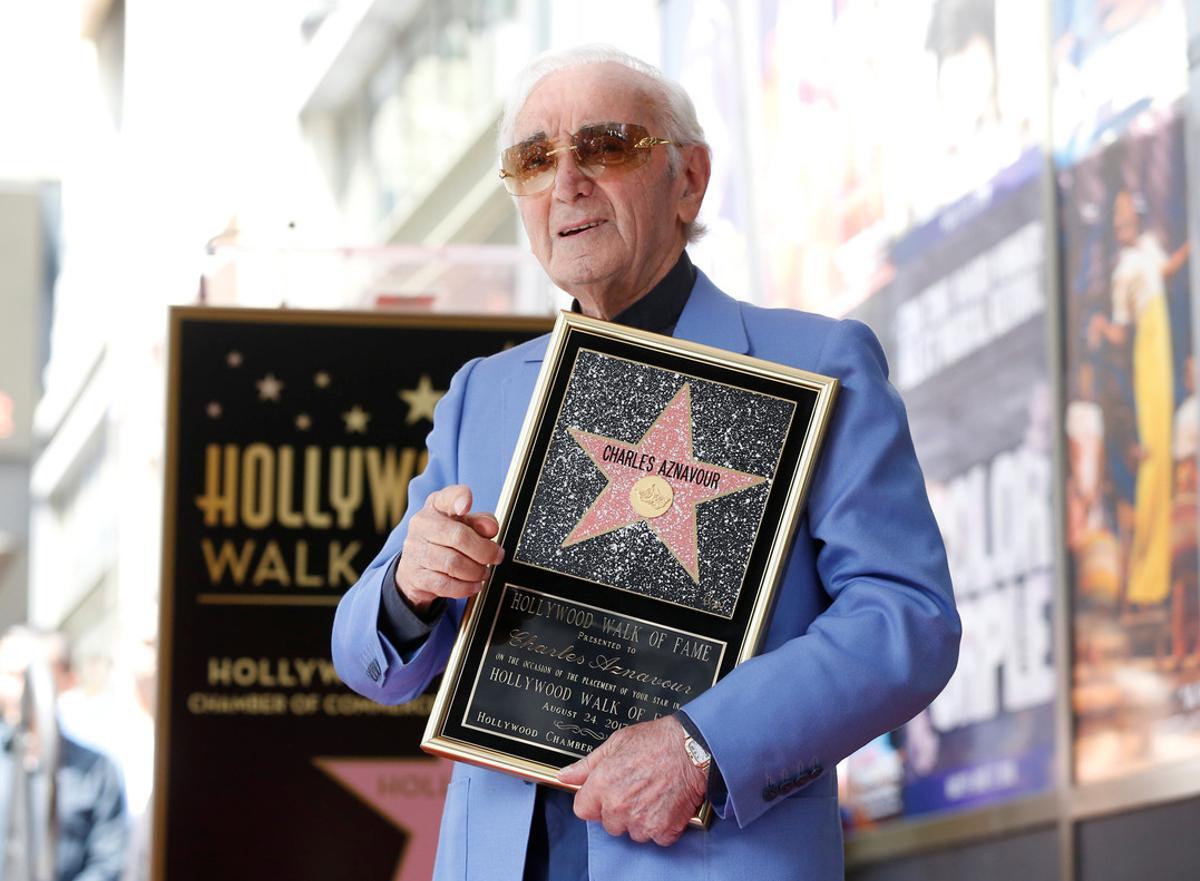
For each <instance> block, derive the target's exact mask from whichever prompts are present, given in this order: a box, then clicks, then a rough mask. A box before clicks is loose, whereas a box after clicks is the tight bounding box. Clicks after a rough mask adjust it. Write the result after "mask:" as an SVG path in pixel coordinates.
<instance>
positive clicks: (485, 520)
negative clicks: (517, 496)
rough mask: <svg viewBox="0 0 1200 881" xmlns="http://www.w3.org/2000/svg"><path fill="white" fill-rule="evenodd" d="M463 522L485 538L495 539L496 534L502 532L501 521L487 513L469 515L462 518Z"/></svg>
mask: <svg viewBox="0 0 1200 881" xmlns="http://www.w3.org/2000/svg"><path fill="white" fill-rule="evenodd" d="M462 522H463V523H465V524H467V525H468V526H470V527H471V528H472V529H474V530H475V531H476V532H477V533H479V534H480V535H482V536H483V537H484V538H495V537H496V533H498V532H499V531H500V523H499V521H497V520H496V518H495V517H494V516H493V515H491V514H488V513H486V512H481V513H478V514H467V515H465V516H464V517H463V518H462Z"/></svg>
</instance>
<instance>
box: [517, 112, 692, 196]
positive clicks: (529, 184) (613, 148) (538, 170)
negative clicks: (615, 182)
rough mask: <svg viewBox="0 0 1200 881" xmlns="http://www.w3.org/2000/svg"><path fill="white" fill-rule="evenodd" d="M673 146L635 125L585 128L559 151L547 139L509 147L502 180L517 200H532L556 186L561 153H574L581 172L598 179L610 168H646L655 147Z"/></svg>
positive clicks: (609, 123) (537, 139)
mask: <svg viewBox="0 0 1200 881" xmlns="http://www.w3.org/2000/svg"><path fill="white" fill-rule="evenodd" d="M669 143H671V142H670V141H668V140H667V139H666V138H654V137H651V136H650V133H649V132H648V131H646V129H645V127H644V126H640V125H636V124H635V123H631V122H602V123H599V124H598V125H585V126H584V127H583V128H581V129H580V130H579V131H577V132H575V134H573V135H571V143H569V144H564V145H562V146H559V147H556V146H554V144H553V142H552V141H550V139H549V138H547V137H545V136H544V135H540V136H537V137H533V138H530V139H529V140H527V141H522V142H521V143H519V144H514V145H513V146H511V147H509V148H508V149H507V150H505V151H504V152H502V153H501V154H500V179H501V180H502V181H504V188H505V189H506V190H508V191H509V192H510V193H512V194H513V195H514V196H529V195H532V194H533V193H540V192H542V191H543V190H548V189H549V188H550V187H551V186H553V184H554V173H555V170H556V169H557V168H558V154H560V153H565V152H567V151H568V150H570V151H571V152H573V153H574V154H575V164H576V165H578V166H579V170H580V171H582V172H583V173H584V174H585V175H587V176H588V177H590V178H595V177H599V176H600V174H601V173H603V171H604V169H606V168H622V169H624V170H626V171H629V170H632V169H634V168H638V167H640V166H642V165H645V164H646V161H647V160H648V159H649V158H650V148H651V147H657V146H658V145H660V144H669Z"/></svg>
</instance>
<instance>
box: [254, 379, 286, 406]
mask: <svg viewBox="0 0 1200 881" xmlns="http://www.w3.org/2000/svg"><path fill="white" fill-rule="evenodd" d="M255 385H256V386H258V399H259V400H260V401H278V400H279V393H280V392H281V391H283V383H282V382H281V381H280V380H278V379H276V378H275V374H273V373H268V374H267V375H266V376H264V377H263V378H262V379H260V380H259V381H258V382H256V383H255Z"/></svg>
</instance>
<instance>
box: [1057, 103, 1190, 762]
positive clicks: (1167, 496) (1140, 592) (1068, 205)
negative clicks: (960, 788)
mask: <svg viewBox="0 0 1200 881" xmlns="http://www.w3.org/2000/svg"><path fill="white" fill-rule="evenodd" d="M1183 128H1184V126H1183V120H1182V118H1181V114H1180V113H1179V112H1178V110H1177V109H1159V108H1153V107H1151V108H1149V109H1147V110H1144V111H1143V112H1141V113H1140V114H1138V115H1137V116H1135V117H1133V118H1131V119H1130V120H1129V123H1128V126H1127V129H1126V132H1125V134H1124V135H1122V136H1121V137H1120V138H1119V139H1118V140H1116V141H1114V142H1112V143H1110V144H1108V145H1107V146H1104V147H1102V148H1101V149H1099V150H1097V151H1095V152H1093V153H1092V154H1090V155H1089V156H1087V157H1085V158H1083V159H1081V160H1080V161H1078V162H1077V163H1076V164H1075V165H1074V166H1072V167H1070V168H1067V169H1063V170H1061V171H1060V172H1059V173H1058V184H1059V190H1060V198H1061V212H1060V213H1061V217H1062V222H1063V229H1062V237H1063V254H1062V258H1063V283H1064V324H1063V329H1064V335H1065V366H1066V370H1067V376H1066V394H1067V402H1066V405H1065V409H1064V413H1063V414H1062V418H1063V426H1064V431H1065V432H1066V438H1067V447H1068V465H1067V474H1066V503H1067V546H1068V550H1069V553H1070V561H1071V578H1070V582H1071V590H1072V595H1073V596H1072V598H1073V608H1074V620H1073V629H1074V662H1075V670H1074V677H1073V680H1074V690H1073V694H1072V707H1073V710H1074V716H1075V774H1076V777H1077V779H1078V780H1080V781H1081V782H1087V781H1092V780H1098V779H1101V778H1106V777H1112V776H1117V775H1120V774H1124V773H1128V772H1130V771H1134V770H1139V769H1142V768H1146V767H1150V766H1154V765H1158V764H1161V763H1163V762H1167V761H1171V760H1174V759H1179V758H1184V757H1194V756H1198V755H1200V724H1198V723H1200V596H1198V593H1197V590H1198V586H1197V572H1198V570H1197V553H1196V550H1197V524H1198V520H1197V479H1196V470H1197V469H1196V456H1197V448H1198V446H1200V421H1198V417H1197V403H1196V394H1195V392H1196V384H1195V369H1194V364H1193V357H1192V351H1193V339H1192V320H1193V315H1192V296H1191V285H1190V282H1189V269H1188V263H1189V259H1190V247H1189V245H1188V238H1187V210H1188V206H1187V204H1186V197H1185V194H1186V192H1187V186H1186V169H1185V152H1184V138H1183Z"/></svg>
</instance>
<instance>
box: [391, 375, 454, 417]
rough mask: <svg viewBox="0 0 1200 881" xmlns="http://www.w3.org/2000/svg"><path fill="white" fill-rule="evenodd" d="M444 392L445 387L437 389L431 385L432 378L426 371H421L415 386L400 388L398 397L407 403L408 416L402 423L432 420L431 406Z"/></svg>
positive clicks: (433, 405)
mask: <svg viewBox="0 0 1200 881" xmlns="http://www.w3.org/2000/svg"><path fill="white" fill-rule="evenodd" d="M445 394H446V391H445V389H442V390H441V391H438V390H436V389H435V388H434V387H433V380H431V379H430V378H429V374H428V373H422V374H421V379H420V381H419V382H418V383H417V387H416V388H413V389H401V390H400V397H401V398H403V399H404V403H406V404H408V416H407V418H405V420H404V424H405V425H413V424H414V423H416V422H417V421H418V420H421V419H428V420H429V421H430V422H433V408H434V407H435V406H437V402H438V401H440V400H441V399H442V396H443V395H445Z"/></svg>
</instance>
